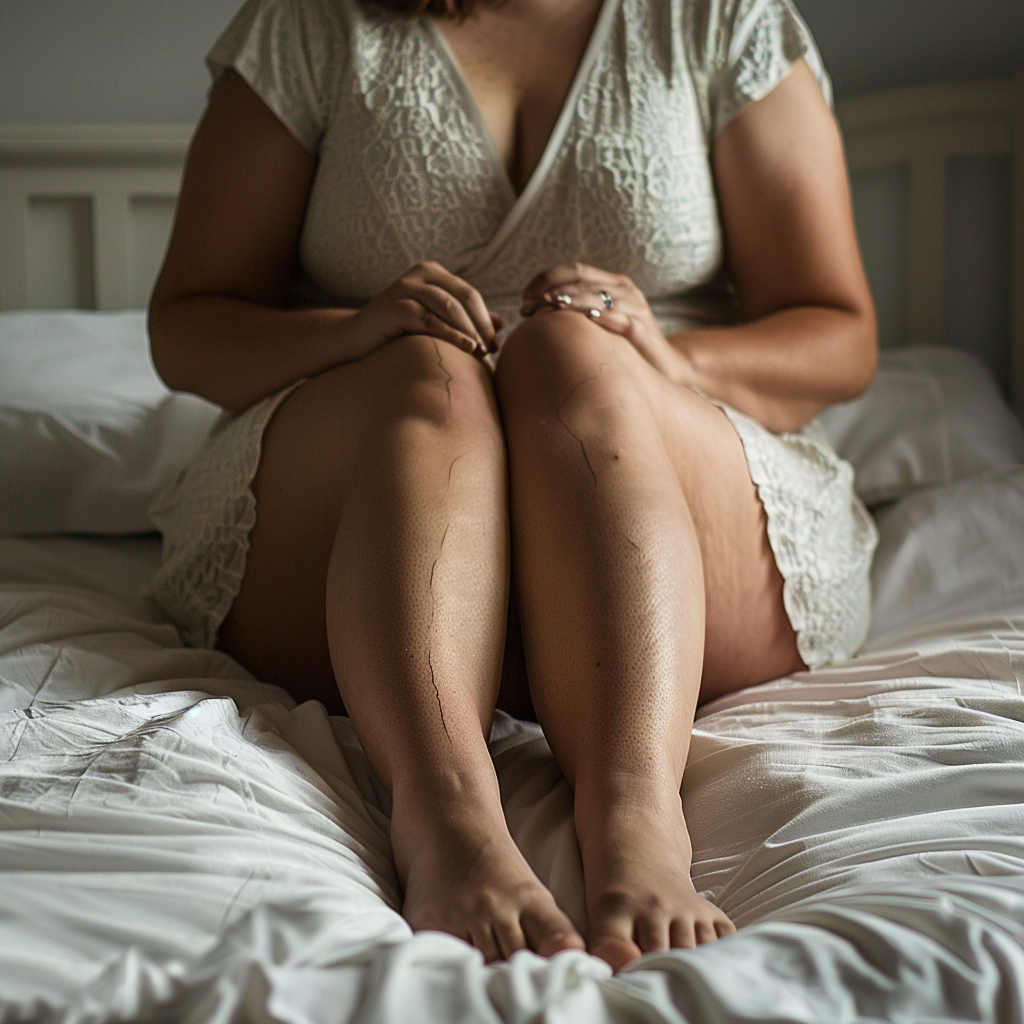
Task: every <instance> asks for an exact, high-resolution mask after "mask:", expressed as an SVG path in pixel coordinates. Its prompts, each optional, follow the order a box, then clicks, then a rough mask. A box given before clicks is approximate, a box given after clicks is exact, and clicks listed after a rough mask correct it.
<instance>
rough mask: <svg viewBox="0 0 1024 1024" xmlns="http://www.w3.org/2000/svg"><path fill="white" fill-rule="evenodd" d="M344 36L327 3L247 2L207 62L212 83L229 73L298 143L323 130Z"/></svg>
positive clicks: (315, 142) (307, 144) (313, 143)
mask: <svg viewBox="0 0 1024 1024" xmlns="http://www.w3.org/2000/svg"><path fill="white" fill-rule="evenodd" d="M346 35H347V33H345V32H344V27H343V25H342V23H341V18H340V10H339V5H337V4H335V3H332V2H331V0H248V2H247V3H246V4H245V5H244V6H243V7H242V9H241V10H240V11H239V12H238V14H236V15H235V17H234V20H233V21H232V22H231V24H230V25H228V27H227V29H226V30H225V31H224V34H223V35H222V36H221V37H220V39H218V40H217V42H216V43H215V44H214V47H213V49H212V50H211V51H210V52H209V54H208V55H207V57H206V65H207V67H208V68H209V70H210V74H211V76H212V77H213V81H214V82H215V83H216V81H217V80H218V79H219V78H220V76H221V75H222V74H223V73H224V72H225V71H226V70H227V69H228V68H232V69H233V70H235V71H237V72H238V74H239V75H241V76H242V78H243V79H245V81H246V82H247V83H248V84H249V86H250V87H251V88H252V89H253V91H254V92H255V93H256V94H257V95H258V96H259V97H260V99H262V100H263V102H264V103H266V104H267V106H268V107H270V109H271V110H272V111H273V112H274V113H275V114H276V115H277V117H278V118H279V119H280V120H281V122H282V123H283V124H284V125H285V127H286V128H287V129H288V130H289V131H290V132H291V133H292V135H294V136H295V138H296V139H297V140H298V142H299V143H300V144H301V145H302V146H303V147H304V148H305V149H307V150H308V151H309V152H310V153H314V154H315V153H316V152H317V150H318V148H319V144H320V140H321V139H322V138H323V136H324V133H325V132H326V130H327V124H328V121H329V118H330V111H331V106H332V100H333V94H334V90H335V83H336V82H337V80H338V74H339V72H340V70H341V65H342V63H343V60H342V59H341V55H342V53H343V50H344V42H345V37H346Z"/></svg>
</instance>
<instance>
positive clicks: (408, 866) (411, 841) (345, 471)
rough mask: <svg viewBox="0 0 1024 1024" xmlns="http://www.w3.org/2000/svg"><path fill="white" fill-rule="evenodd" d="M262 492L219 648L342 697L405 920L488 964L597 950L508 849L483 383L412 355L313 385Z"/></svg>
mask: <svg viewBox="0 0 1024 1024" xmlns="http://www.w3.org/2000/svg"><path fill="white" fill-rule="evenodd" d="M255 488H256V494H257V499H258V520H257V525H256V528H255V530H254V531H253V534H252V538H251V550H250V556H249V562H248V566H247V573H246V578H245V581H244V584H243V587H242V591H241V593H240V594H239V597H238V599H237V600H236V602H235V605H234V607H233V608H232V612H231V615H230V617H229V619H228V621H227V622H226V623H225V628H224V630H223V632H222V644H223V646H224V647H225V648H226V649H227V650H229V651H231V652H232V653H234V654H236V655H237V656H239V658H240V659H241V660H242V661H243V662H244V663H246V664H247V665H249V667H250V668H252V669H253V670H254V671H255V672H257V673H258V674H259V675H261V676H262V677H263V678H266V679H269V680H272V681H277V682H282V683H284V684H285V685H288V686H290V688H291V689H292V690H293V692H296V695H297V696H300V697H311V696H320V695H324V696H326V697H327V698H328V699H329V698H330V696H331V694H330V691H331V690H333V689H334V682H335V680H336V681H337V690H340V693H341V697H342V699H343V701H344V705H345V707H346V709H347V710H348V713H349V714H350V715H351V717H352V721H353V724H354V726H355V728H356V732H357V734H358V735H359V738H360V741H361V743H362V745H363V748H364V749H365V751H366V753H367V756H368V757H369V759H370V762H371V764H372V765H373V767H374V770H375V771H376V773H377V775H378V776H379V777H380V779H381V780H382V782H383V783H384V784H385V785H386V786H387V788H388V789H389V790H390V791H391V793H392V798H393V813H392V829H391V833H392V845H393V848H394V853H395V862H396V866H397V868H398V872H399V877H400V879H401V881H402V884H403V887H404V891H405V902H404V906H403V913H404V914H405V916H406V918H407V919H408V920H409V922H410V923H411V924H412V925H413V927H414V928H417V929H421V928H436V929H441V930H444V931H448V932H451V933H453V934H455V935H458V936H460V937H462V938H465V939H467V940H468V941H470V942H472V943H474V944H475V945H476V946H477V947H478V948H479V949H481V950H482V951H483V952H484V954H485V956H487V957H488V958H489V959H498V958H500V957H502V956H508V955H510V954H511V953H512V952H514V951H515V950H516V949H519V948H523V947H524V946H527V945H528V946H530V947H531V948H533V949H535V950H537V951H538V952H541V953H552V952H555V951H557V950H558V949H562V948H566V947H568V946H580V945H582V940H581V939H580V937H579V936H578V935H577V934H576V933H575V931H574V929H573V927H572V925H571V923H570V922H569V920H568V919H567V918H566V917H565V916H564V915H563V914H562V913H561V911H559V910H558V908H557V907H556V906H555V904H554V901H553V899H552V898H551V896H550V894H549V893H548V892H547V890H546V889H545V888H544V887H543V886H542V885H541V884H540V882H539V881H538V880H537V878H536V877H535V876H534V875H533V873H532V871H530V869H529V867H528V866H527V864H526V862H525V861H524V860H523V858H522V856H521V855H520V853H519V851H518V850H517V849H516V847H515V844H514V843H513V842H512V839H511V837H510V836H509V834H508V830H507V828H506V825H505V820H504V816H503V814H502V809H501V804H500V800H499V793H498V785H497V780H496V778H495V775H494V768H493V765H492V763H491V760H490V756H489V754H488V750H487V745H486V734H487V732H488V731H489V729H490V724H491V718H492V715H493V710H494V704H495V701H496V699H497V693H498V684H499V678H500V669H501V660H502V640H503V634H504V626H505V611H506V596H507V589H508V527H507V512H506V510H507V492H506V466H505V458H504V447H503V442H502V438H501V432H500V427H499V424H498V417H497V410H496V406H495V403H494V398H493V393H492V391H491V387H490V380H489V375H488V374H487V372H486V370H485V369H484V368H483V367H482V366H481V365H480V364H479V363H477V362H476V361H475V360H473V359H472V358H471V357H469V356H467V355H465V354H464V353H462V352H459V351H458V350H456V349H455V348H453V347H451V346H445V345H442V344H441V343H439V342H434V341H432V340H431V339H420V338H405V339H400V340H399V341H396V342H392V343H391V344H389V345H387V346H385V347H384V349H381V350H380V351H379V352H377V353H375V354H374V355H373V356H370V357H368V358H367V359H365V360H362V361H361V362H359V363H356V364H352V365H351V366H345V367H339V368H337V369H335V370H332V371H330V372H328V373H325V374H323V375H322V376H320V377H318V378H315V379H314V380H312V381H310V382H308V383H307V384H305V385H303V387H301V388H300V389H299V390H298V391H296V393H295V394H294V395H293V396H292V397H290V398H289V399H288V400H287V401H286V402H285V403H284V404H283V405H282V407H281V409H280V410H279V411H278V413H277V415H276V416H275V418H274V420H273V421H272V423H271V425H270V427H269V429H268V432H267V435H266V438H265V442H264V453H263V459H262V462H261V465H260V471H259V475H258V477H257V480H256V482H255ZM325 609H326V614H325ZM307 671H308V672H309V673H310V676H309V677H307V676H306V672H307ZM325 691H326V692H325ZM335 692H337V691H335Z"/></svg>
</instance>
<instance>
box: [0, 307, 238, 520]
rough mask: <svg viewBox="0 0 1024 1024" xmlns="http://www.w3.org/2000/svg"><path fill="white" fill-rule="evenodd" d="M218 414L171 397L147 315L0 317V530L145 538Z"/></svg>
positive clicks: (191, 400)
mask: <svg viewBox="0 0 1024 1024" xmlns="http://www.w3.org/2000/svg"><path fill="white" fill-rule="evenodd" d="M219 413H220V410H219V409H218V408H217V407H216V406H214V405H211V404H210V403H209V402H204V401H203V400H202V399H201V398H196V397H195V396H194V395H180V394H172V393H171V392H170V391H168V390H167V388H166V387H164V385H163V384H162V383H161V381H160V379H159V377H157V374H156V370H155V369H154V368H153V364H152V362H151V360H150V357H149V343H148V340H147V337H146V321H145V314H144V313H142V312H128V313H79V312H61V313H36V312H33V313H0V533H3V534H9V533H20V534H43V533H99V534H131V533H149V532H151V531H152V530H153V525H152V523H151V522H150V521H149V516H148V514H147V512H146V510H147V508H148V507H149V505H150V503H151V502H152V500H153V499H154V498H155V497H156V495H157V494H158V493H159V492H160V491H161V490H162V489H163V488H164V487H165V486H166V485H167V484H168V483H170V481H171V480H172V479H173V478H174V476H175V474H176V473H177V472H178V471H179V470H180V469H181V468H182V467H183V466H185V465H186V464H187V463H188V462H189V461H190V460H191V459H192V458H193V457H194V456H195V454H196V453H197V452H198V451H199V449H200V448H201V447H202V445H203V443H204V442H205V440H206V438H207V436H208V435H209V432H210V429H211V427H212V426H213V423H214V421H215V420H216V419H217V417H218V415H219Z"/></svg>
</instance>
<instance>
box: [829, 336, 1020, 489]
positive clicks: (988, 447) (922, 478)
mask: <svg viewBox="0 0 1024 1024" xmlns="http://www.w3.org/2000/svg"><path fill="white" fill-rule="evenodd" d="M820 421H821V425H822V427H824V429H825V433H826V434H827V435H828V438H829V440H830V441H831V442H832V445H833V446H834V447H835V449H836V451H837V452H839V454H840V455H841V456H842V457H843V458H844V459H847V460H848V461H849V462H850V463H852V464H853V468H854V470H855V471H856V488H857V493H858V494H859V495H860V496H861V498H862V499H863V500H864V502H865V504H867V505H878V504H881V503H882V502H885V501H891V500H893V499H894V498H898V497H900V495H903V494H907V493H909V492H911V491H915V490H918V489H920V488H922V487H932V486H935V485H937V484H945V483H949V482H951V481H953V480H961V479H963V478H965V477H968V476H971V475H972V474H974V473H980V472H983V471H984V470H988V469H997V468H998V467H1000V466H1008V465H1015V464H1017V463H1021V462H1024V431H1022V430H1021V425H1020V423H1019V422H1018V421H1017V419H1016V417H1014V415H1013V413H1011V412H1010V410H1009V409H1008V408H1007V406H1006V403H1005V402H1004V401H1003V397H1002V395H1001V394H1000V393H999V389H998V388H997V387H996V383H995V381H994V380H993V378H992V375H991V373H990V372H989V370H988V368H987V367H986V366H985V364H984V363H982V362H981V360H980V359H978V358H977V357H976V356H974V355H971V354H970V353H968V352H962V351H959V350H957V349H953V348H926V347H923V346H922V347H912V348H904V349H897V350H890V351H887V352H883V353H882V355H881V358H880V360H879V366H878V376H877V377H876V378H875V381H874V383H873V384H872V385H871V387H870V388H869V389H868V390H867V391H866V392H865V393H864V394H863V395H861V397H860V398H857V399H855V400H854V401H852V402H846V403H844V404H843V405H836V406H833V407H832V408H831V409H827V410H826V411H825V412H824V413H822V414H821V417H820Z"/></svg>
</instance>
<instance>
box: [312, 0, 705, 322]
mask: <svg viewBox="0 0 1024 1024" xmlns="http://www.w3.org/2000/svg"><path fill="white" fill-rule="evenodd" d="M671 9H672V8H671V7H669V6H667V0H651V2H650V3H644V2H640V0H604V3H603V4H602V5H600V12H599V14H598V17H597V21H596V26H595V31H594V32H593V33H592V34H590V35H589V39H590V42H589V43H588V41H587V39H588V33H586V32H581V33H580V35H579V37H578V38H577V42H576V45H577V47H582V48H583V51H584V52H583V55H582V58H581V59H579V58H575V57H574V58H572V59H567V60H565V61H561V62H558V64H557V68H556V69H555V70H554V71H551V69H550V68H546V67H544V66H543V65H545V64H548V63H552V62H551V61H548V59H547V57H544V56H542V57H539V58H531V61H532V64H531V66H533V67H534V69H535V71H536V73H537V75H536V77H534V76H532V75H526V74H525V73H522V69H518V63H517V61H515V60H512V59H510V58H509V59H506V58H503V59H502V60H501V61H498V60H497V59H494V60H492V59H490V58H488V57H487V54H488V52H491V53H492V56H493V51H488V50H487V49H486V48H481V49H479V50H476V51H474V52H475V53H476V54H477V56H478V58H479V64H480V65H482V66H481V67H478V68H476V70H477V73H476V74H474V68H475V67H476V61H475V60H474V58H473V56H472V55H471V54H464V55H463V58H462V60H461V61H460V58H459V57H458V56H457V54H456V52H455V48H454V47H453V46H452V44H451V42H450V41H449V40H448V39H447V37H446V36H444V35H442V34H441V32H440V31H439V30H438V23H437V22H435V21H433V20H430V19H426V18H423V19H400V20H399V19H395V18H393V17H389V18H385V17H383V16H381V17H380V18H376V17H374V18H371V17H370V16H366V17H365V18H363V20H361V21H360V22H359V23H358V24H357V29H358V31H357V32H355V33H354V34H353V39H352V43H351V51H350V60H349V61H348V62H347V64H346V66H345V68H344V70H343V73H342V74H340V75H339V79H338V82H337V84H336V85H335V87H334V88H333V91H332V97H333V98H332V111H333V112H332V116H331V120H330V123H329V126H328V130H327V133H326V135H325V136H324V138H323V140H322V143H321V150H320V160H319V166H318V170H317V175H316V178H315V180H314V184H313V190H312V193H311V195H310V202H309V206H308V207H307V212H306V220H305V223H304V227H303V234H302V239H301V243H300V261H301V269H302V272H303V274H304V275H305V276H306V278H308V279H309V281H310V282H311V283H312V284H313V285H315V286H316V288H317V289H318V290H319V292H320V293H321V294H324V293H326V294H327V295H329V296H336V297H340V298H346V299H351V300H352V301H353V302H354V303H356V304H358V302H361V301H366V300H367V299H368V298H369V297H371V296H372V295H375V294H377V293H378V292H379V291H381V290H382V289H384V288H386V287H387V286H388V285H389V284H391V282H392V281H394V280H395V278H396V277H397V276H398V275H399V274H401V273H402V272H403V271H405V270H406V269H407V268H408V267H409V266H410V265H411V264H412V263H413V262H415V261H416V260H422V259H431V260H436V261H437V262H439V263H441V264H443V265H444V266H446V267H447V268H448V269H449V270H451V271H452V272H453V273H456V274H458V275H460V276H463V277H465V278H466V279H467V280H468V281H470V283H472V284H473V285H474V286H476V287H478V288H479V289H480V290H481V291H482V292H483V293H484V294H485V295H487V296H488V297H489V298H495V297H497V296H507V297H508V306H509V309H510V310H511V311H512V312H515V311H516V310H518V300H517V298H516V296H517V295H518V293H519V291H520V290H521V289H522V287H523V286H524V285H525V284H526V282H527V281H528V280H529V279H530V278H531V277H533V276H534V275H535V274H536V273H537V272H538V271H539V270H542V269H544V268H546V267H550V266H554V265H556V264H558V263H563V262H572V261H573V260H580V261H582V262H584V263H591V264H593V265H595V266H600V267H604V268H606V269H608V270H613V271H616V272H618V273H623V274H628V275H629V276H630V277H632V278H633V280H634V281H635V282H636V283H637V284H638V286H640V287H641V288H642V289H643V290H644V292H645V293H646V294H647V295H648V296H650V297H656V296H660V295H669V294H675V293H678V292H680V291H682V290H683V289H686V288H689V287H691V286H693V285H695V284H698V283H701V282H703V281H706V280H709V279H710V278H711V277H712V276H713V275H714V274H715V273H716V272H717V269H718V267H719V265H720V262H721V237H720V231H719V225H718V218H717V206H716V202H715V196H714V186H713V181H712V178H711V172H710V166H709V162H708V153H707V146H706V140H705V136H704V130H703V125H702V120H701V114H700V108H699V104H698V102H697V97H696V94H695V91H694V86H693V82H692V80H691V78H690V76H689V75H688V73H687V70H686V64H685V62H684V61H681V60H679V59H678V58H677V54H676V53H675V52H674V50H673V46H674V43H673V41H674V40H675V39H677V38H678V34H673V33H671V32H668V31H666V30H665V26H664V24H663V21H664V19H663V17H662V15H663V14H664V12H665V11H666V10H671ZM490 42H491V43H492V44H493V40H491V41H490ZM513 52H516V53H518V52H522V51H521V50H515V51H513ZM542 52H543V53H544V54H547V53H549V52H550V51H548V50H543V51H542ZM517 69H518V70H517ZM549 72H550V73H552V74H554V75H555V77H556V79H558V80H559V81H560V82H561V87H562V91H563V92H566V93H567V94H566V95H565V96H564V97H557V93H558V90H557V89H551V88H545V87H543V86H538V83H539V82H541V81H542V77H543V75H544V74H546V73H549ZM471 78H472V79H473V80H474V82H475V83H476V84H473V85H471V83H470V79H471ZM570 80H571V81H570ZM478 86H479V89H478V91H476V92H474V89H476V88H477V87H478ZM552 97H556V98H554V99H553V98H552ZM485 110H489V111H490V114H489V115H485ZM488 121H490V123H488ZM502 126H504V134H503V133H502ZM502 140H504V148H505V149H506V154H507V155H508V154H511V155H512V156H514V157H515V158H516V160H518V161H520V162H519V163H518V164H517V165H516V171H515V173H514V174H512V175H510V174H509V173H508V165H507V164H506V165H505V166H502V162H501V161H500V160H499V150H500V149H501V148H502V145H503V144H502ZM523 140H525V143H524V141H523ZM538 159H539V163H537V160H538ZM531 164H534V165H535V167H534V169H533V170H532V171H531ZM516 183H518V186H519V187H518V188H517V187H516ZM524 183H526V185H525V188H524V187H523V185H524ZM297 294H298V293H297ZM305 298H306V297H305V296H302V299H303V301H305ZM318 301H319V299H318ZM501 312H502V315H505V313H506V310H505V309H502V310H501Z"/></svg>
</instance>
